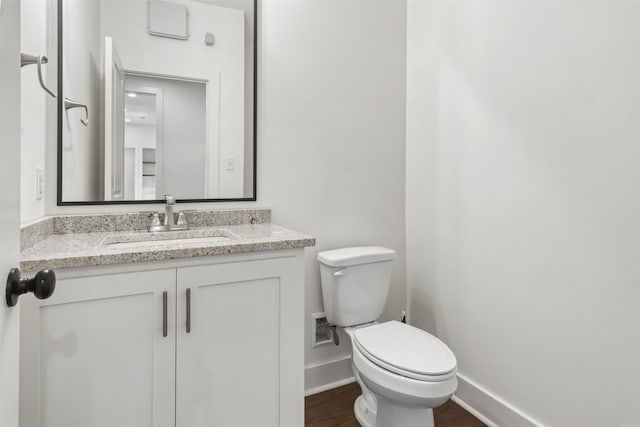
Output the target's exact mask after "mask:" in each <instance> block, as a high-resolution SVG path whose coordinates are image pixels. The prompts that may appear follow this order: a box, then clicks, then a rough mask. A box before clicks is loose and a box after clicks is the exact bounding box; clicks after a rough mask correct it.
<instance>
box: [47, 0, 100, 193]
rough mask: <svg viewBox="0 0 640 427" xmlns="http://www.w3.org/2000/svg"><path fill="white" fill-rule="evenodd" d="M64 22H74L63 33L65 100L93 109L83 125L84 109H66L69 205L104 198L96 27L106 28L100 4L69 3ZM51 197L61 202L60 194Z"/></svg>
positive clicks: (65, 185)
mask: <svg viewBox="0 0 640 427" xmlns="http://www.w3.org/2000/svg"><path fill="white" fill-rule="evenodd" d="M63 20H64V22H66V23H73V25H65V26H64V28H63V32H62V40H63V48H64V52H63V58H64V59H63V68H64V70H65V73H64V76H63V82H62V84H63V92H64V93H63V96H64V97H68V98H69V99H71V100H73V101H76V102H80V103H82V104H86V105H87V106H88V109H89V126H84V125H83V124H82V123H80V119H81V118H84V111H83V110H82V109H81V108H74V109H70V110H67V111H66V112H65V111H63V120H62V125H63V141H64V143H63V151H62V155H63V158H62V163H63V164H64V179H63V186H62V194H63V199H64V200H66V201H83V200H99V195H100V190H101V189H100V181H101V180H100V168H99V167H98V165H99V161H100V160H99V159H100V156H101V147H100V115H101V95H100V92H101V89H100V88H101V81H100V79H101V70H100V64H101V54H100V52H101V44H100V38H99V34H98V33H97V31H95V29H96V28H99V25H100V3H99V1H98V0H90V1H87V0H64V2H63ZM55 28H57V27H55ZM58 90H59V89H58ZM53 126H56V125H53ZM48 169H49V174H51V168H48ZM50 176H51V175H50ZM54 176H55V175H54ZM52 178H53V177H52ZM53 179H55V178H53ZM49 197H53V198H54V199H55V193H49Z"/></svg>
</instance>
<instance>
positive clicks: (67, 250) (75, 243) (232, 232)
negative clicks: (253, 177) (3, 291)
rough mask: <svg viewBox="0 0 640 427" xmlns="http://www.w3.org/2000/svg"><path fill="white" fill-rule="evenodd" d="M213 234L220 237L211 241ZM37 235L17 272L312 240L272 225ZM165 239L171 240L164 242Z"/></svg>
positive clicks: (264, 248)
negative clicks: (156, 231)
mask: <svg viewBox="0 0 640 427" xmlns="http://www.w3.org/2000/svg"><path fill="white" fill-rule="evenodd" d="M268 219H270V215H269V218H268ZM212 236H222V237H220V238H218V240H216V237H213V238H212ZM41 237H42V238H41V239H40V240H37V241H35V243H34V244H33V245H31V246H29V247H27V248H25V249H24V250H23V251H22V254H21V262H20V268H21V270H23V271H37V270H41V269H45V268H48V269H64V268H77V267H89V266H96V265H110V264H127V263H135V262H144V261H159V260H170V259H180V258H193V257H201V256H211V255H226V254H237V253H246V252H260V251H272V250H281V249H293V248H303V247H307V246H313V245H315V238H313V237H311V236H308V235H305V234H301V233H297V232H295V231H292V230H288V229H286V228H284V227H280V226H278V225H274V224H271V223H266V224H233V225H229V224H226V225H225V224H221V225H207V226H205V227H191V228H190V230H188V231H182V232H180V231H170V232H162V233H149V232H147V231H144V230H142V231H141V230H122V231H97V232H81V233H69V232H67V233H64V234H58V233H53V234H50V235H48V236H47V235H43V236H41ZM184 238H186V239H185V240H179V241H176V239H184ZM147 239H155V240H147ZM165 239H171V241H163V240H165ZM141 240H142V241H141ZM131 243H133V245H131Z"/></svg>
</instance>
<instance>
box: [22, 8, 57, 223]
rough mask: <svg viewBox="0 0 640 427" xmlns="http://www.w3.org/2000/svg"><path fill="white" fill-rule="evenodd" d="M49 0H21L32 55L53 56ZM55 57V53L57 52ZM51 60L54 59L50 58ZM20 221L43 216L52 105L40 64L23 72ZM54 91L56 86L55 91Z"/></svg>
mask: <svg viewBox="0 0 640 427" xmlns="http://www.w3.org/2000/svg"><path fill="white" fill-rule="evenodd" d="M47 6H48V2H47V0H22V1H21V5H20V33H21V34H20V45H21V46H20V49H21V51H22V52H24V53H27V54H30V55H47V56H49V57H51V55H50V54H49V53H48V52H47ZM54 54H55V53H54ZM51 59H52V60H53V59H54V58H51ZM52 65H53V66H55V61H53V62H52V64H49V65H43V69H42V71H43V75H44V79H45V82H46V81H47V75H48V69H49V68H50V67H51V66H52ZM20 78H21V90H20V94H21V96H20V110H21V114H20V121H21V128H22V136H21V146H20V148H21V152H20V155H21V161H20V188H21V191H20V221H21V223H23V224H24V223H28V222H31V221H34V220H37V219H39V218H41V217H42V216H44V210H45V203H44V201H45V199H44V197H43V198H42V199H40V200H37V199H36V168H42V169H43V170H44V166H45V141H46V129H47V128H46V126H47V117H46V103H47V102H53V103H55V101H54V100H53V98H51V100H49V99H48V97H49V95H47V94H46V92H45V91H44V90H42V88H41V87H40V84H39V83H38V73H37V65H35V64H34V65H29V66H26V67H24V68H22V70H21V72H20ZM53 90H54V91H55V90H56V89H55V87H54V88H53Z"/></svg>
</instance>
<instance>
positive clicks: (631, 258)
mask: <svg viewBox="0 0 640 427" xmlns="http://www.w3.org/2000/svg"><path fill="white" fill-rule="evenodd" d="M408 17H409V21H408V85H407V93H408V100H407V102H408V110H407V122H408V124H407V195H406V198H407V254H408V256H407V271H408V275H407V276H408V286H409V293H408V295H409V299H410V309H411V321H412V322H413V323H415V324H417V325H418V326H421V327H423V328H425V329H427V330H429V331H431V332H434V333H436V334H437V335H438V336H439V337H441V338H442V339H444V340H445V341H446V342H447V343H448V344H449V345H450V346H451V348H452V349H453V351H454V352H455V353H456V356H457V357H458V362H459V368H460V372H461V374H462V376H463V378H464V379H466V380H468V382H467V384H472V385H473V384H475V387H476V388H475V393H476V394H478V393H482V392H486V393H488V394H489V395H488V397H489V398H488V399H485V401H484V403H482V399H481V398H478V399H477V401H476V402H479V403H476V409H479V410H480V411H482V412H484V413H485V415H487V416H489V418H492V419H493V420H494V421H497V422H499V423H500V424H502V425H523V424H525V419H524V418H522V417H521V418H520V421H519V422H518V423H517V424H516V423H515V422H506V421H505V418H502V419H501V416H502V415H504V414H503V413H499V411H498V412H495V411H496V408H498V409H499V406H500V401H502V402H503V403H504V404H506V405H507V406H511V407H512V408H515V409H516V410H517V411H519V412H520V415H525V417H526V414H528V416H529V418H530V421H533V422H535V423H539V424H546V425H554V426H563V427H567V426H620V425H627V424H624V423H629V424H628V425H631V424H630V423H634V424H633V425H636V424H637V423H640V405H639V404H638V402H640V359H639V354H640V309H639V304H640V291H639V282H640V281H639V278H640V262H638V261H639V258H638V253H639V252H638V250H639V248H640V226H639V225H638V224H639V222H638V218H640V185H639V183H640V181H639V177H640V175H639V172H638V171H639V170H640V168H639V163H638V159H640V141H639V140H638V138H639V136H640V133H639V131H638V130H639V127H638V126H639V125H638V123H640V78H639V77H638V76H640V55H638V52H639V51H640V31H639V29H638V22H639V21H640V2H637V1H616V2H610V1H580V2H578V1H569V0H566V1H565V0H555V1H516V0H512V1H499V2H497V1H490V0H478V1H474V2H469V1H462V0H456V1H453V0H450V1H425V0H409V7H408ZM473 388H474V387H471V388H468V387H467V390H471V389H473ZM473 394H474V393H472V392H469V393H468V394H467V396H466V397H468V398H469V399H474V396H473ZM475 397H478V396H475ZM493 398H495V399H493ZM503 406H504V405H503ZM502 409H504V408H502ZM492 412H493V413H492ZM516 418H517V417H516ZM516 418H512V420H514V419H516Z"/></svg>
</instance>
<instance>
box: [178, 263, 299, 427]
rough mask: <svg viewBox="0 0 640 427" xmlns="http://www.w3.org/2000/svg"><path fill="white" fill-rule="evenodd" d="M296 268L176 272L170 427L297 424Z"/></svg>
mask: <svg viewBox="0 0 640 427" xmlns="http://www.w3.org/2000/svg"><path fill="white" fill-rule="evenodd" d="M300 261H301V260H300V259H298V258H296V257H290V258H280V259H270V260H256V261H247V262H238V263H229V264H219V265H210V266H203V267H192V268H182V269H178V287H177V289H178V295H177V301H178V308H177V310H176V311H177V329H178V332H177V335H178V340H177V343H178V344H177V361H176V426H177V427H200V426H202V427H204V426H219V427H234V426H238V427H254V426H260V427H275V426H301V425H303V424H304V420H303V412H304V391H303V387H304V384H303V369H304V367H303V350H304V349H303V346H304V344H303V341H304V330H303V326H302V325H303V318H302V317H303V307H304V300H303V287H304V282H303V278H302V269H301V266H300V265H299V264H300ZM189 294H190V296H189ZM189 300H190V309H189ZM189 316H190V319H189ZM188 324H189V325H188ZM187 326H190V329H189V330H187Z"/></svg>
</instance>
